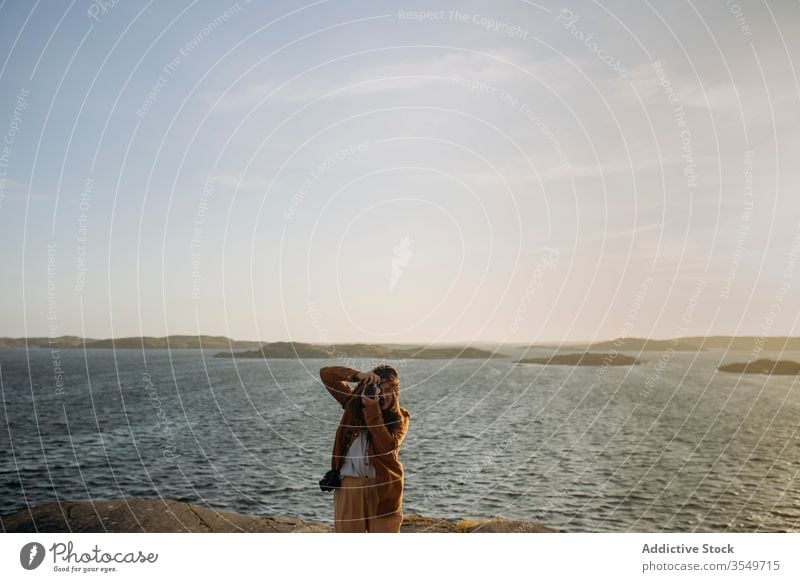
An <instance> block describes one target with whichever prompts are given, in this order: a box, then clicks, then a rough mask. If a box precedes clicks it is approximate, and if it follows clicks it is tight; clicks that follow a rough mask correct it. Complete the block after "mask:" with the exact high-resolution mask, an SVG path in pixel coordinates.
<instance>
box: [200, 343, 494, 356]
mask: <svg viewBox="0 0 800 582" xmlns="http://www.w3.org/2000/svg"><path fill="white" fill-rule="evenodd" d="M214 357H215V358H245V359H247V358H251V359H252V358H255V359H274V358H343V357H344V358H370V359H382V360H405V359H417V360H435V359H454V358H461V359H479V360H485V359H488V358H507V357H508V356H506V355H504V354H499V353H497V352H490V351H487V350H479V349H477V348H467V347H460V346H453V347H417V348H396V347H389V346H383V345H380V344H340V345H337V346H325V345H316V344H308V343H303V342H273V343H268V344H264V345H263V346H261V347H260V348H259V349H257V350H249V351H245V352H234V351H227V352H218V353H216V354H214Z"/></svg>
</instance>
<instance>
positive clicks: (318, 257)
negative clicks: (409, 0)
mask: <svg viewBox="0 0 800 582" xmlns="http://www.w3.org/2000/svg"><path fill="white" fill-rule="evenodd" d="M107 4H108V5H103V6H102V10H101V9H100V4H96V5H95V4H93V5H90V6H89V7H87V6H85V5H81V6H77V5H76V6H75V7H73V5H70V6H63V7H62V6H57V7H50V8H49V9H45V7H44V6H40V5H39V4H38V3H36V4H34V5H32V6H30V5H28V4H27V3H4V4H3V6H2V7H0V13H1V14H2V16H3V18H1V19H0V31H2V33H3V34H2V35H0V46H2V50H3V51H4V52H5V54H6V55H7V58H6V59H5V62H4V63H3V65H2V68H0V87H2V94H0V134H2V137H0V141H2V144H0V245H2V249H3V252H2V253H0V268H1V269H2V272H3V273H4V277H3V278H2V280H1V281H0V296H2V297H3V301H2V302H0V335H4V336H9V337H35V336H40V337H44V336H49V335H52V334H55V335H67V334H71V335H78V336H83V337H93V338H99V339H103V338H111V337H115V338H116V337H138V336H158V337H163V336H167V335H197V334H198V333H199V332H198V331H197V330H203V333H202V334H203V335H222V336H227V337H231V338H247V337H259V338H263V339H259V340H242V341H262V342H271V341H289V340H286V339H285V338H290V337H297V338H302V339H300V340H294V341H303V342H307V343H316V344H325V343H423V344H428V343H449V344H471V343H517V344H525V345H530V344H543V343H548V344H557V343H564V342H569V343H578V342H585V343H593V342H597V341H608V339H615V338H617V337H621V336H628V337H631V336H633V337H644V338H666V339H671V338H674V337H681V336H710V335H726V336H734V335H735V336H742V335H747V336H764V335H769V336H793V335H800V329H798V323H797V322H798V317H800V293H797V284H796V282H795V277H796V273H795V271H796V268H797V259H798V255H800V198H798V197H797V191H798V189H800V165H798V164H797V163H795V160H796V159H797V156H798V153H800V115H798V114H797V112H798V109H799V108H798V105H800V82H799V81H798V78H797V75H796V73H795V71H794V66H793V62H794V60H795V59H796V58H798V56H800V50H798V44H797V43H796V42H794V41H793V40H792V39H796V38H798V37H800V18H799V16H800V5H797V4H796V3H795V4H791V5H789V4H783V3H781V4H775V5H773V6H770V5H767V4H765V5H763V6H761V5H755V4H748V3H744V2H743V3H741V6H739V5H737V7H738V9H739V12H733V11H732V10H731V8H730V7H729V6H728V5H726V4H724V3H719V2H712V1H710V0H705V1H701V2H698V3H693V4H687V5H683V4H669V5H655V4H653V3H643V4H641V5H630V4H628V3H622V2H611V3H606V4H605V5H599V4H597V3H593V2H589V1H588V0H587V1H570V2H565V3H564V4H563V5H560V6H558V7H556V8H550V7H548V6H544V5H541V6H537V5H536V4H533V3H529V2H517V1H503V2H498V3H493V4H492V5H491V6H489V5H487V4H486V3H482V2H475V1H468V2H460V3H458V5H457V7H456V6H454V5H453V4H452V3H448V2H443V1H438V0H437V1H434V2H430V3H427V4H428V7H427V8H426V10H427V11H428V12H426V13H425V14H422V13H420V12H419V9H418V7H415V6H404V5H398V4H397V3H396V2H387V1H385V0H379V1H376V2H372V3H369V4H363V3H358V2H352V1H343V2H336V3H333V2H328V1H326V0H322V1H320V2H315V3H312V4H309V5H308V6H304V7H299V6H295V5H292V4H288V3H283V2H280V3H270V4H269V5H260V4H257V3H251V2H246V1H241V2H238V3H233V4H230V5H218V4H213V3H200V2H180V3H177V4H172V3H170V4H169V5H166V4H161V5H150V4H148V5H147V6H145V7H140V6H138V5H135V4H130V3H124V2H122V3H116V4H113V5H111V4H110V3H107ZM91 7H95V9H94V10H92V8H91ZM782 162H783V163H782ZM792 313H794V314H795V315H794V316H793V315H791V314H792ZM175 330H181V333H180V334H176V333H175ZM192 330H194V331H192ZM334 337H335V338H338V339H337V340H336V342H334V341H333V340H332V339H331V338H334ZM544 338H547V339H544Z"/></svg>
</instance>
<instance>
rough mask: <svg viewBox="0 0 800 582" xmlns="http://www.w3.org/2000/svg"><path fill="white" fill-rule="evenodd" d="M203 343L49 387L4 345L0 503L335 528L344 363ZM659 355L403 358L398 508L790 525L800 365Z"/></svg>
mask: <svg viewBox="0 0 800 582" xmlns="http://www.w3.org/2000/svg"><path fill="white" fill-rule="evenodd" d="M210 355H211V354H209V353H207V354H206V355H205V358H204V357H203V354H202V353H201V352H200V351H198V350H178V351H172V352H168V351H166V350H148V351H146V352H145V357H146V365H145V362H144V359H143V355H142V352H140V351H137V350H117V351H116V352H114V351H112V350H90V351H88V352H86V353H84V352H83V351H82V350H73V349H71V350H61V351H60V359H61V367H62V368H63V370H64V372H63V375H64V380H65V385H64V390H63V394H57V393H56V385H55V381H54V374H53V363H52V354H51V351H50V350H49V349H32V350H30V351H28V352H26V351H25V350H24V349H0V366H1V368H0V375H1V376H2V400H3V409H2V414H3V416H2V418H3V422H2V424H3V426H2V427H0V513H2V514H9V513H12V512H15V511H18V510H20V509H22V508H24V507H25V506H26V504H30V505H36V504H39V503H42V502H46V501H53V500H57V499H60V500H74V499H112V498H121V497H148V498H153V497H164V498H172V499H179V500H183V501H188V502H193V503H203V504H208V505H211V506H213V507H217V508H220V509H225V510H232V511H238V512H242V513H248V514H262V515H293V516H297V517H300V518H305V519H313V520H319V521H324V522H327V523H330V522H331V519H332V498H331V495H330V494H326V493H322V492H321V491H320V490H319V487H318V485H317V481H318V480H319V478H320V477H321V476H322V475H323V474H324V472H325V471H326V470H327V469H328V465H329V463H330V452H331V446H332V443H333V435H334V431H335V428H336V424H337V422H338V420H339V417H340V414H341V409H340V407H339V405H338V404H337V403H336V402H335V401H334V400H333V399H332V398H331V397H330V395H329V394H328V393H327V392H326V391H325V390H324V388H323V386H322V384H321V382H320V380H319V375H318V370H319V368H320V366H322V365H326V364H329V363H334V362H332V361H330V360H302V361H300V360H270V361H268V362H264V361H255V360H237V361H233V360H229V359H220V358H213V357H209V356H210ZM662 355H663V354H662V353H648V354H645V355H644V357H645V358H646V359H647V360H648V362H647V363H646V364H644V365H642V366H636V367H607V368H595V367H571V366H550V367H547V368H544V367H541V366H533V365H525V366H522V365H517V366H515V365H513V364H512V363H511V361H510V360H488V361H478V360H453V361H447V360H427V361H425V360H417V361H406V362H404V363H402V364H401V365H399V369H400V373H401V381H402V387H403V392H402V398H401V402H402V405H403V406H405V407H406V408H408V409H409V411H410V412H411V425H410V429H409V433H408V436H407V438H406V440H405V442H404V444H403V447H402V450H401V453H400V458H401V461H402V462H403V464H404V466H405V469H406V490H405V497H404V512H405V513H407V514H408V513H419V514H424V515H430V516H441V517H449V518H455V517H459V518H461V517H473V518H481V517H495V516H502V517H507V518H512V519H526V520H535V521H538V522H541V523H543V524H545V525H549V526H551V527H554V528H557V529H560V530H563V531H660V530H663V531H798V530H799V529H800V488H799V487H798V486H797V485H798V469H799V468H800V464H799V463H798V460H800V432H798V419H800V414H798V413H800V389H798V385H797V384H798V383H797V382H796V378H794V377H771V378H768V377H765V376H755V375H751V376H744V377H740V376H739V375H736V374H722V373H719V372H717V371H716V368H717V367H718V366H719V365H720V362H724V363H729V362H734V361H747V360H748V359H750V358H749V355H748V354H747V353H744V352H740V353H736V352H729V353H727V354H725V355H723V354H722V353H721V352H719V351H716V352H715V351H710V352H703V353H700V354H693V353H678V354H675V355H674V356H673V357H672V358H671V359H669V358H666V359H667V360H668V362H666V367H665V369H664V370H663V372H661V373H660V374H659V373H658V372H657V369H656V362H657V361H658V359H659V358H660V357H661V356H662ZM770 355H771V356H772V357H775V356H776V354H767V353H764V354H762V356H770ZM786 356H787V355H786V354H784V357H786ZM788 356H789V357H792V356H794V358H795V359H798V358H800V355H798V354H789V355H788ZM145 373H146V374H149V377H150V378H151V382H152V384H150V385H148V382H147V377H148V376H147V375H146V374H145ZM648 379H649V380H650V381H649V382H648ZM653 382H655V385H654V386H653V388H652V389H648V388H647V385H648V383H649V384H651V385H652V384H653ZM154 403H157V404H159V405H160V410H162V411H163V413H162V416H161V417H159V409H158V408H156V407H154ZM159 422H161V423H162V424H161V425H159ZM164 423H165V424H164ZM164 426H166V427H168V429H167V430H165V429H164ZM165 451H166V453H165ZM173 455H174V457H173V458H172V459H168V458H165V456H166V457H172V456H173Z"/></svg>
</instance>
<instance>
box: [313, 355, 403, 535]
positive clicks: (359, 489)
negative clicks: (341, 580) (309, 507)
mask: <svg viewBox="0 0 800 582" xmlns="http://www.w3.org/2000/svg"><path fill="white" fill-rule="evenodd" d="M319 376H320V378H321V379H322V383H323V384H325V387H326V388H327V389H328V392H330V393H331V395H332V396H333V397H334V398H336V400H337V401H338V402H339V404H341V405H342V408H343V409H344V413H343V414H342V419H341V420H340V421H339V426H338V428H337V429H336V436H335V438H334V441H333V455H332V457H331V468H332V469H335V470H337V471H339V475H340V476H341V486H340V487H337V488H336V489H334V492H333V521H334V529H335V530H336V531H337V532H365V531H366V532H398V531H400V524H402V523H403V509H402V505H403V465H402V464H401V463H400V460H399V459H398V456H397V453H398V452H399V450H400V444H401V443H402V442H403V438H405V436H406V432H407V431H408V423H409V418H410V415H409V413H408V410H406V409H405V408H401V407H400V400H399V397H400V377H399V376H398V374H397V370H395V369H394V368H393V367H392V366H388V365H382V366H378V367H377V368H375V369H374V370H372V371H371V372H359V371H358V370H354V369H352V368H348V367H345V366H325V367H324V368H322V369H320V371H319ZM348 382H358V385H357V386H356V387H355V388H351V387H350V386H349V385H348ZM372 385H377V386H378V387H379V391H378V393H377V394H375V395H374V396H370V395H369V394H367V391H366V390H365V389H366V388H367V386H372Z"/></svg>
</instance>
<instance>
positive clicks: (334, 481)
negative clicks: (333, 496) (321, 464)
mask: <svg viewBox="0 0 800 582" xmlns="http://www.w3.org/2000/svg"><path fill="white" fill-rule="evenodd" d="M341 486H342V478H341V477H340V476H339V471H337V470H336V469H331V470H330V471H328V472H327V473H325V476H324V477H323V478H322V479H320V480H319V488H320V489H322V491H333V490H334V489H336V488H337V487H341Z"/></svg>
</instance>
